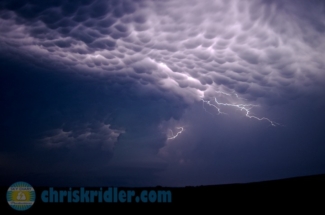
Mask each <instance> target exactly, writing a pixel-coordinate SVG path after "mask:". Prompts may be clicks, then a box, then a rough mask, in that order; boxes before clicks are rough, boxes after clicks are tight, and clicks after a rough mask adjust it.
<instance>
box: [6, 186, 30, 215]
mask: <svg viewBox="0 0 325 215" xmlns="http://www.w3.org/2000/svg"><path fill="white" fill-rule="evenodd" d="M35 198H36V194H35V190H34V188H33V187H32V186H31V185H30V184H28V183H26V182H16V183H14V184H13V185H11V186H10V187H9V188H8V190H7V202H8V204H9V205H10V206H11V207H12V208H13V209H15V210H17V211H25V210H27V209H29V208H30V207H32V205H33V204H34V202H35Z"/></svg>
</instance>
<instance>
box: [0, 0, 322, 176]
mask: <svg viewBox="0 0 325 215" xmlns="http://www.w3.org/2000/svg"><path fill="white" fill-rule="evenodd" d="M298 2H299V4H298V3H296V1H295V2H293V1H286V2H279V1H273V0H271V1H266V0H254V1H240V0H232V1H226V0H215V1H210V0H203V1H202V0H200V1H199V0H190V1H185V0H181V1H173V0H169V1H150V0H139V1H127V0H123V1H113V0H112V1H104V0H97V1H87V0H80V1H46V2H44V1H3V2H1V3H0V32H2V33H1V35H0V54H1V55H2V56H6V57H8V58H12V59H15V60H17V61H19V62H21V63H24V64H27V63H28V64H32V65H33V66H35V68H37V69H39V68H43V69H44V71H47V70H46V69H48V70H51V71H53V70H54V71H55V72H57V73H58V77H59V76H60V77H61V75H62V74H69V75H73V76H74V77H75V78H76V79H79V78H80V80H84V81H80V82H79V80H78V81H77V82H78V83H80V85H83V84H85V83H89V85H92V84H93V85H96V86H97V87H98V88H97V89H95V88H94V87H89V88H87V89H88V90H89V91H88V92H87V91H85V90H80V89H82V88H83V87H80V86H78V84H77V85H73V86H72V87H71V88H69V87H67V86H65V87H67V89H66V90H64V92H65V93H67V95H70V94H69V93H71V92H70V91H69V90H71V89H75V91H74V90H73V92H77V91H79V90H80V91H81V92H83V93H84V94H82V93H80V94H79V93H76V95H74V96H76V97H74V96H72V98H74V99H75V100H73V101H74V102H76V103H77V104H80V108H78V107H75V105H76V104H75V103H73V102H71V103H69V102H68V100H69V99H67V98H64V99H63V97H60V98H61V99H62V100H63V101H65V102H67V104H69V105H67V106H66V107H65V106H64V104H61V105H62V106H55V105H54V106H55V108H48V109H47V112H45V111H44V112H43V113H42V114H40V116H39V119H41V118H42V117H41V116H43V115H44V116H46V115H47V116H48V115H51V114H53V115H55V116H56V117H57V118H56V121H55V120H53V125H52V124H51V125H49V126H47V127H46V128H44V129H43V130H42V132H40V133H41V135H39V134H38V135H35V136H37V137H40V136H41V138H40V139H42V141H43V142H42V143H43V144H45V146H48V147H52V148H53V147H54V148H55V147H58V148H60V149H62V148H71V147H72V148H74V147H76V146H80V147H83V146H86V147H88V145H89V144H90V145H91V146H92V147H99V148H105V149H108V151H109V152H112V151H113V148H114V147H115V146H116V145H117V142H119V143H120V142H121V143H125V147H126V148H127V149H129V150H130V151H132V150H134V152H133V153H130V155H129V157H130V160H132V159H133V161H135V163H136V162H140V161H141V159H142V158H143V157H144V156H142V155H144V154H147V155H148V154H150V155H152V156H153V157H154V158H153V157H150V156H149V155H148V156H149V157H150V159H149V158H148V163H150V160H155V159H157V158H156V157H155V156H154V155H157V154H159V155H164V156H162V157H163V158H162V159H163V160H170V159H171V160H173V159H175V160H177V162H181V163H186V162H187V159H188V160H190V157H192V156H194V155H192V154H191V151H193V150H194V148H195V147H196V143H194V142H195V141H194V140H195V138H194V137H193V141H192V142H193V143H190V145H191V144H192V145H191V146H190V147H189V149H188V150H189V152H188V153H189V154H188V155H187V156H188V158H186V156H185V157H184V158H183V157H182V156H180V154H182V153H184V151H183V149H184V148H186V147H187V146H186V144H185V143H184V142H183V143H180V144H179V145H178V144H175V146H173V145H170V144H171V143H170V142H168V140H167V137H168V135H169V133H168V131H169V129H171V130H173V131H174V132H175V128H176V127H178V126H185V131H188V130H187V128H186V126H190V122H188V121H186V120H187V119H191V117H189V116H188V115H186V114H185V116H183V115H182V114H183V113H184V112H185V113H187V112H186V111H187V110H188V108H189V107H192V106H196V105H200V106H202V99H203V100H204V101H205V102H206V103H203V104H205V105H206V106H204V107H202V110H203V111H202V113H204V114H207V115H208V116H211V115H212V116H214V117H215V116H216V115H217V114H218V108H220V110H219V112H220V111H221V112H225V113H226V114H229V115H230V113H231V114H234V115H235V116H237V117H238V119H242V118H245V119H246V118H247V114H246V117H245V110H246V109H243V108H242V107H243V106H241V108H238V107H237V109H236V108H235V109H234V106H230V105H228V106H227V105H218V104H217V103H216V102H215V98H218V100H219V101H220V102H222V103H227V104H239V103H240V104H243V105H251V106H249V107H250V109H249V110H250V114H251V115H253V116H255V115H256V116H257V117H259V119H261V118H262V117H267V118H268V119H271V118H272V116H273V117H274V118H275V119H274V120H275V121H277V122H278V121H279V119H282V118H283V117H282V116H281V115H277V114H274V113H272V112H268V111H267V110H270V109H271V110H274V109H273V108H275V107H282V105H284V104H287V103H288V104H291V103H292V102H294V101H295V100H296V99H299V98H301V97H303V96H306V97H308V96H311V95H313V94H317V95H318V94H319V93H320V92H321V91H322V89H323V85H324V82H325V79H324V74H323V71H324V68H325V65H324V59H325V56H324V51H323V50H324V49H325V47H324V44H325V41H324V40H325V39H324V38H325V37H324V32H325V26H324V20H325V16H324V3H323V2H321V1H316V0H312V1H304V0H299V1H298ZM24 77H25V76H24ZM62 77H63V76H62ZM69 80H70V79H69ZM91 92H92V93H93V94H90V93H91ZM87 93H89V94H87ZM78 96H79V97H78ZM40 97H42V96H40ZM106 97H110V98H114V101H113V99H112V100H109V99H107V100H105V98H106ZM42 98H43V97H42ZM83 99H84V100H85V101H83ZM58 100H60V99H58ZM86 100H87V101H88V102H89V101H90V102H93V103H92V104H93V105H90V104H88V103H87V102H86ZM103 100H104V101H103ZM208 101H209V102H211V103H210V105H208V103H207V102H208ZM62 103H64V102H62ZM51 104H52V103H51ZM27 106H28V105H27ZM72 106H73V108H72ZM245 107H247V106H245ZM106 108H107V109H106ZM204 108H206V109H205V111H204ZM99 109H100V110H99ZM64 112H66V113H68V114H66V115H65V114H62V113H64ZM81 113H84V115H83V114H81ZM67 115H68V116H67ZM248 115H249V114H248ZM143 116H146V117H145V119H144V117H143ZM182 116H183V117H182ZM272 120H273V118H272ZM40 121H42V120H40ZM54 121H55V122H54ZM189 121H190V120H189ZM194 121H196V120H194ZM239 121H240V120H239ZM261 121H263V120H261ZM264 121H266V122H267V120H264ZM280 121H281V120H280ZM230 122H234V123H235V120H232V118H231V120H230ZM255 123H256V124H259V123H260V122H258V121H256V122H255ZM281 123H283V124H284V123H285V122H281ZM40 124H42V123H40ZM139 124H140V125H141V126H138V125H139ZM198 124H199V123H198ZM265 124H268V123H264V124H262V125H265ZM268 125H269V124H268ZM238 130H239V129H238ZM211 132H212V131H211ZM212 136H213V135H212ZM144 137H146V138H148V139H146V140H147V142H148V143H147V144H144V145H141V146H139V148H137V149H136V150H135V149H134V148H132V147H131V145H132V139H137V140H139V139H141V138H144ZM139 141H140V140H139ZM197 141H199V140H197ZM135 142H136V141H135ZM140 142H141V141H140ZM153 142H157V144H156V145H152V143H153ZM190 142H191V141H190ZM191 147H192V148H191ZM114 150H117V154H118V150H119V149H115V148H114ZM177 153H178V154H177ZM185 153H186V150H185ZM116 159H117V160H116V161H114V159H113V162H117V163H119V162H120V161H119V159H120V158H119V157H118V156H117V158H116ZM159 159H161V158H159ZM175 160H173V161H172V162H174V161H175ZM146 162H147V161H146ZM159 162H160V161H159ZM159 162H158V163H159ZM175 162H176V161H175ZM130 163H132V162H130ZM153 172H154V171H153Z"/></svg>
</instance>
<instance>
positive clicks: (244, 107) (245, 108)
mask: <svg viewBox="0 0 325 215" xmlns="http://www.w3.org/2000/svg"><path fill="white" fill-rule="evenodd" d="M217 93H219V94H222V95H226V96H231V94H228V93H224V92H221V91H217ZM234 95H235V96H236V97H237V98H240V97H239V96H238V95H237V94H234ZM201 100H202V102H203V109H204V110H205V111H206V112H207V113H209V114H211V113H210V112H208V111H207V110H206V108H205V106H204V104H208V105H209V106H211V107H214V108H215V109H217V111H218V115H219V114H226V113H224V112H222V111H221V108H220V107H219V106H230V107H235V108H238V109H239V110H241V111H245V112H246V114H245V116H246V117H248V118H253V119H256V120H259V121H262V120H265V121H268V122H269V123H270V124H271V125H272V126H277V125H280V124H279V123H277V122H274V121H272V120H270V119H269V118H266V117H257V116H254V115H251V114H250V110H251V109H252V108H253V107H256V106H258V105H252V104H231V103H222V102H218V100H217V98H214V100H215V103H216V104H217V105H214V104H212V103H211V102H210V101H206V100H204V99H201Z"/></svg>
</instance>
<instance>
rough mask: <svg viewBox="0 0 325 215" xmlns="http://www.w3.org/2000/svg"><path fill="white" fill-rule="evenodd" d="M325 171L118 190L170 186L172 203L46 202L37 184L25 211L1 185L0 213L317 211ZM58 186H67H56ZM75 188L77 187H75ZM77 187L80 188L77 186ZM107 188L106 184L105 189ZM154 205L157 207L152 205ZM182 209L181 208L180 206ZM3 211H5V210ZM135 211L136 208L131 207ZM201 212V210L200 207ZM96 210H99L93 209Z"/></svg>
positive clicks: (323, 197) (323, 196)
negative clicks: (238, 181)
mask: <svg viewBox="0 0 325 215" xmlns="http://www.w3.org/2000/svg"><path fill="white" fill-rule="evenodd" d="M324 184H325V175H317V176H306V177H298V178H290V179H282V180H274V181H266V182H256V183H247V184H230V185H211V186H198V187H184V188H168V187H155V188H134V189H133V188H121V187H119V188H118V189H119V190H122V189H124V190H135V191H136V192H140V191H142V190H144V189H147V190H149V189H150V190H171V192H172V202H171V203H156V204H153V203H43V202H42V200H41V192H42V191H43V190H48V189H49V187H34V189H35V191H36V201H35V203H34V205H33V206H32V207H31V208H30V209H28V210H26V211H15V210H14V209H12V208H11V207H10V206H9V205H8V203H7V201H6V192H7V189H8V187H1V189H0V190H1V194H0V197H1V199H0V200H1V201H0V208H1V214H36V213H37V214H38V213H42V214H44V212H45V213H48V212H65V211H69V212H72V213H73V214H74V213H75V212H76V211H78V212H79V211H80V212H101V214H110V213H116V212H118V211H116V209H118V210H120V209H127V210H128V209H129V208H131V209H139V210H146V209H150V211H151V212H159V211H155V209H172V208H175V207H174V206H178V207H181V208H183V209H184V210H182V213H184V212H186V211H188V209H191V208H197V209H199V210H200V213H201V212H203V211H206V210H205V209H206V208H212V209H213V210H214V212H216V213H218V211H219V212H220V213H222V214H224V213H227V212H230V211H238V212H239V210H240V211H243V210H245V211H247V210H249V211H251V210H252V211H259V212H262V213H263V212H264V213H265V212H268V211H269V210H277V211H278V212H280V211H282V210H284V209H286V211H288V210H289V211H293V210H295V211H296V210H299V209H300V208H305V209H308V210H315V209H317V212H318V213H319V212H324V211H325V185H324ZM54 189H55V190H60V189H61V190H64V189H68V188H58V187H54ZM73 189H74V188H73ZM75 189H79V188H78V187H76V188H75ZM91 189H94V190H99V188H94V187H87V188H86V190H91ZM105 189H107V188H104V187H103V190H105ZM153 206H155V207H153ZM178 211H179V210H178ZM210 211H211V210H210ZM3 212H4V213H3ZM129 212H133V211H129ZM198 212H199V211H198ZM94 214H97V213H94Z"/></svg>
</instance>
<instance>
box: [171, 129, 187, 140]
mask: <svg viewBox="0 0 325 215" xmlns="http://www.w3.org/2000/svg"><path fill="white" fill-rule="evenodd" d="M176 128H177V129H180V131H179V132H177V133H176V134H175V135H174V132H173V131H172V130H171V129H169V131H170V132H171V134H172V136H171V137H168V138H167V139H168V140H173V139H175V138H176V137H178V135H180V134H181V133H182V132H183V131H184V128H183V127H176Z"/></svg>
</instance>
